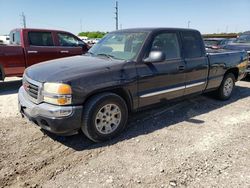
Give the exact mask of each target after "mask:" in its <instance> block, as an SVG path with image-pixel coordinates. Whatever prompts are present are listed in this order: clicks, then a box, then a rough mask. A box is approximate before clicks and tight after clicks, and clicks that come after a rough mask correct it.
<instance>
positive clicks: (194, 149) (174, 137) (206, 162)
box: [0, 79, 250, 188]
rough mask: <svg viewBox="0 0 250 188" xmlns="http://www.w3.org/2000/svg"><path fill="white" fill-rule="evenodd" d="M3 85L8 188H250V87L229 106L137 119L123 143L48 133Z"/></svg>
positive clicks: (13, 84) (0, 172)
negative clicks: (26, 114)
mask: <svg viewBox="0 0 250 188" xmlns="http://www.w3.org/2000/svg"><path fill="white" fill-rule="evenodd" d="M20 85H21V81H20V79H19V80H18V79H14V80H13V79H10V80H8V81H6V82H1V83H0V125H1V129H0V187H48V188H51V187H91V188H93V187H250V135H249V133H250V118H249V117H250V115H249V113H250V105H249V103H250V82H249V81H241V82H238V83H237V87H236V90H235V92H234V95H233V97H232V98H231V99H230V100H229V101H224V102H222V101H218V100H215V99H214V98H213V97H211V96H207V95H203V96H198V97H194V98H191V99H188V100H183V101H180V102H178V103H173V104H169V105H165V106H161V107H158V108H154V109H150V110H147V111H143V112H140V113H136V114H134V115H133V116H132V117H131V118H130V121H129V126H128V128H127V129H126V131H125V132H124V133H123V134H122V135H121V136H119V137H118V138H116V139H114V140H112V141H109V142H106V143H102V144H95V143H93V142H91V141H89V140H88V139H87V138H86V137H85V136H83V134H79V135H75V136H71V137H61V136H55V135H53V134H49V133H46V132H43V131H41V130H40V129H39V127H37V126H34V125H33V124H32V123H30V122H28V121H27V120H26V119H23V118H21V117H20V115H19V113H18V110H17V89H18V87H19V86H20Z"/></svg>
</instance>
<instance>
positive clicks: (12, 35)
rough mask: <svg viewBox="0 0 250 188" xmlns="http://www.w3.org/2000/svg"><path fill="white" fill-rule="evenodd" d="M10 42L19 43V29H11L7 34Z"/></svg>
mask: <svg viewBox="0 0 250 188" xmlns="http://www.w3.org/2000/svg"><path fill="white" fill-rule="evenodd" d="M9 41H10V44H12V45H21V34H20V31H19V30H15V31H11V32H10V36H9Z"/></svg>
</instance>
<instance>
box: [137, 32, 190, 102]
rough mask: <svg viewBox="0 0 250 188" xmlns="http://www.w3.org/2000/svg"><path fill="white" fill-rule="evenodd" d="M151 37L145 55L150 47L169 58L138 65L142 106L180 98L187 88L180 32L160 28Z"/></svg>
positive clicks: (139, 92) (139, 93)
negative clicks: (160, 29)
mask: <svg viewBox="0 0 250 188" xmlns="http://www.w3.org/2000/svg"><path fill="white" fill-rule="evenodd" d="M150 38H151V37H150ZM151 40H152V41H151V42H150V44H149V47H148V49H149V51H148V52H146V54H145V58H146V57H147V56H148V54H149V52H150V51H151V50H161V51H163V52H164V53H165V55H166V58H165V60H164V61H162V62H154V63H144V62H141V63H138V64H137V72H138V77H139V78H138V95H139V107H143V106H146V105H150V104H154V103H159V102H161V101H166V100H169V99H172V98H176V97H181V96H183V95H184V90H185V62H184V60H183V58H182V57H181V45H180V37H179V33H178V32H175V31H160V32H157V33H155V34H154V35H153V36H152V39H151Z"/></svg>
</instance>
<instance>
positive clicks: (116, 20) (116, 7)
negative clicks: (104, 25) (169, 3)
mask: <svg viewBox="0 0 250 188" xmlns="http://www.w3.org/2000/svg"><path fill="white" fill-rule="evenodd" d="M115 24H116V25H115V28H116V30H118V1H116V2H115Z"/></svg>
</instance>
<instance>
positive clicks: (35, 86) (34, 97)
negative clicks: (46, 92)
mask: <svg viewBox="0 0 250 188" xmlns="http://www.w3.org/2000/svg"><path fill="white" fill-rule="evenodd" d="M23 87H24V89H25V91H26V92H27V94H28V96H29V99H30V100H31V101H32V102H34V103H40V102H41V100H40V98H41V96H40V90H41V83H39V82H36V81H34V80H32V79H30V78H28V77H27V76H26V75H25V76H24V77H23Z"/></svg>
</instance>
